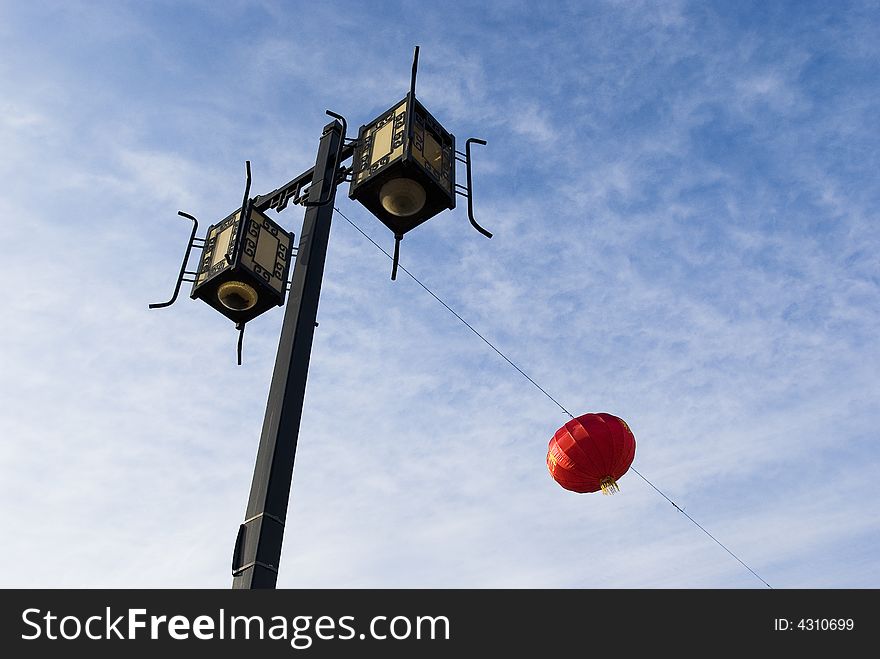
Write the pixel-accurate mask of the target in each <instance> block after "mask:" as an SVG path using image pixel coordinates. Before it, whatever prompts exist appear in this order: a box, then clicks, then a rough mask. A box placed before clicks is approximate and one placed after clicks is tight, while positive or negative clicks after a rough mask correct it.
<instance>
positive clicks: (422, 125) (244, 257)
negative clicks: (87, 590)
mask: <svg viewBox="0 0 880 659" xmlns="http://www.w3.org/2000/svg"><path fill="white" fill-rule="evenodd" d="M418 54H419V48H418V46H416V49H415V54H414V57H413V69H412V79H411V83H410V90H409V93H408V94H407V95H406V97H405V98H404V99H403V100H402V101H400V102H398V103H397V104H395V106H393V107H392V108H391V109H390V110H387V111H386V112H384V113H382V114H381V115H379V117H377V118H376V119H374V120H373V121H372V122H370V123H368V124H366V125H364V126H361V128H360V131H359V134H358V138H357V139H356V140H351V141H348V142H347V141H346V122H345V119H344V118H343V117H342V116H340V115H338V114H335V113H334V112H330V111H329V110H328V111H327V114H328V115H330V116H331V117H334V121H332V122H330V123H329V124H327V125H326V126H325V127H324V132H323V134H322V136H321V140H320V143H319V145H318V154H317V157H316V160H315V166H314V167H313V168H311V169H309V170H307V171H305V172H303V173H302V174H300V175H299V176H297V177H295V178H294V179H293V180H291V181H290V182H288V183H287V184H285V185H284V186H282V187H280V188H278V189H277V190H274V191H272V192H270V193H268V194H265V195H259V196H256V197H253V198H251V197H250V185H251V177H250V163H248V168H247V185H246V187H245V193H244V200H243V202H242V206H241V209H240V210H238V211H234V212H233V213H231V214H230V215H229V216H228V217H226V218H225V219H224V220H222V221H221V222H219V223H217V224H215V225H212V226H211V227H210V228H209V229H208V233H207V234H206V237H205V238H203V239H201V238H196V231H197V229H198V220H196V218H195V217H193V216H192V215H189V214H187V213H184V212H182V211H181V212H180V213H179V214H180V215H182V216H183V217H185V218H188V219H190V220H192V222H193V229H192V234H191V236H190V240H189V243H188V244H187V248H186V252H185V254H184V257H183V264H182V265H181V268H180V274H179V275H178V278H177V284H176V286H175V288H174V292H173V294H172V296H171V299H170V300H169V301H167V302H163V303H159V304H151V305H150V308H151V309H156V308H161V307H167V306H170V305H171V304H173V303H174V301H175V300H176V299H177V296H178V293H179V291H180V286H181V283H182V282H184V281H188V282H192V283H193V290H192V293H191V295H190V297H192V298H199V299H201V300H203V301H205V302H206V303H208V304H209V305H211V306H212V307H213V308H215V309H216V310H217V311H219V312H220V313H222V314H223V315H224V316H226V317H227V318H229V319H230V320H232V321H233V322H235V324H236V328H238V329H239V331H240V334H239V342H238V356H239V363H241V344H242V337H243V335H244V326H245V323H247V322H249V321H250V320H253V319H254V318H255V317H257V316H258V315H260V314H262V313H264V312H265V311H267V310H268V309H270V308H271V307H273V306H279V305H282V304H284V297H285V287H286V278H287V274H288V269H289V267H290V263H291V258H292V256H293V254H292V251H293V250H292V249H291V243H292V238H293V237H292V234H288V233H287V232H286V231H285V230H284V229H283V228H281V227H280V226H279V225H277V224H276V223H275V222H274V221H273V220H271V219H270V218H269V217H268V216H266V215H265V212H266V211H267V210H269V209H274V210H276V211H279V212H280V211H282V210H284V209H285V208H286V207H287V204H288V202H289V201H291V200H293V202H294V203H301V204H302V205H304V206H305V207H306V212H305V217H304V219H303V226H302V232H301V233H300V242H299V249H298V251H297V253H296V259H295V261H294V262H293V277H292V279H291V282H290V292H289V296H288V300H287V309H286V310H285V312H284V319H283V322H282V326H281V338H280V340H279V343H278V353H277V355H276V357H275V370H274V371H273V373H272V382H271V385H270V387H269V399H268V402H267V403H266V414H265V417H264V419H263V430H262V433H261V435H260V444H259V448H258V450H257V460H256V465H255V467H254V476H253V480H252V482H251V490H250V496H249V498H248V505H247V511H246V513H245V520H244V522H243V523H242V524H241V526H239V529H238V536H237V537H236V541H235V549H234V550H233V557H232V575H233V582H232V587H233V588H234V589H255V588H275V584H276V582H277V579H278V565H279V562H280V558H281V545H282V542H283V540H284V525H285V521H286V519H287V507H288V501H289V498H290V486H291V480H292V477H293V465H294V458H295V455H296V445H297V439H298V436H299V425H300V421H301V419H302V408H303V399H304V396H305V389H306V379H307V376H308V369H309V357H310V354H311V350H312V339H313V337H314V333H315V327H316V326H317V323H316V322H315V320H316V318H317V315H318V299H319V297H320V294H321V281H322V279H323V275H324V260H325V258H326V255H327V243H328V241H329V238H330V224H331V221H332V219H333V210H334V203H335V199H336V188H337V186H338V184H339V183H341V182H342V181H344V180H349V181H350V182H351V187H350V189H349V197H350V198H351V199H354V200H357V201H358V202H360V203H361V204H363V205H364V206H365V207H366V208H367V209H368V210H369V211H370V212H371V213H373V214H374V215H375V216H376V217H377V218H378V219H379V220H381V221H382V223H383V224H385V226H387V227H388V228H389V229H391V230H392V232H393V233H394V238H395V246H394V259H393V260H394V263H393V266H392V271H391V279H395V277H396V273H397V259H398V252H399V246H400V241H401V239H402V238H403V235H404V234H405V233H407V232H408V231H410V230H411V229H413V228H415V227H416V226H418V225H419V224H421V223H422V222H424V221H426V220H428V219H429V218H431V217H433V216H434V215H436V214H437V213H439V212H441V211H442V210H443V209H446V208H449V209H451V208H454V207H455V197H456V195H461V196H464V197H466V198H467V200H468V218H469V220H470V222H471V224H472V225H473V227H474V228H475V229H477V230H478V231H479V232H480V233H482V234H483V235H485V236H486V237H488V238H491V237H492V234H491V233H489V232H488V231H486V230H485V229H483V228H482V227H481V226H480V225H479V224H477V222H476V220H475V219H474V215H473V191H472V188H471V158H470V145H471V143H477V144H485V143H486V142H484V141H483V140H479V139H476V138H470V139H468V140H467V142H466V149H465V152H464V153H462V152H460V151H457V150H456V149H455V137H454V136H453V135H452V134H451V133H449V132H447V131H446V130H445V129H444V128H443V126H441V125H440V123H439V122H438V121H437V120H436V119H434V117H433V116H431V114H430V113H429V112H428V111H427V110H426V109H425V107H424V106H423V105H422V104H421V103H420V102H418V100H417V99H416V96H415V83H416V70H417V66H418ZM340 122H341V123H340ZM348 158H352V165H351V168H348V169H347V168H345V167H342V163H343V162H344V161H345V160H347V159H348ZM456 161H458V162H462V163H464V164H465V166H466V168H467V186H463V185H460V184H457V183H455V162H456ZM306 186H308V190H307V191H306V192H304V190H305V189H306ZM193 247H197V248H201V250H202V256H201V258H200V262H199V267H198V269H197V270H195V271H189V270H187V269H186V267H187V263H188V260H189V256H190V252H191V250H192V248H193Z"/></svg>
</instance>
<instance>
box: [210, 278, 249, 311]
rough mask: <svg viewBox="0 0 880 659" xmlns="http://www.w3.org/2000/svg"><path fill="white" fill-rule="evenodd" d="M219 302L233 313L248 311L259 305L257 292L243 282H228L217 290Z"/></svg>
mask: <svg viewBox="0 0 880 659" xmlns="http://www.w3.org/2000/svg"><path fill="white" fill-rule="evenodd" d="M217 300H219V302H220V304H222V305H223V306H224V307H226V308H227V309H231V310H232V311H247V310H248V309H253V308H254V307H255V306H256V304H257V291H255V290H254V288H253V286H249V285H248V284H245V283H244V282H243V281H227V282H226V283H224V284H221V285H220V286H219V288H218V289H217Z"/></svg>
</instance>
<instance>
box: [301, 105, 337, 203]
mask: <svg viewBox="0 0 880 659" xmlns="http://www.w3.org/2000/svg"><path fill="white" fill-rule="evenodd" d="M326 113H327V114H328V115H330V116H331V117H333V118H334V119H339V121H341V122H342V138H341V139H340V140H339V145H338V146H337V147H336V159H335V160H334V161H333V170H334V176H333V185H332V186H331V187H330V189H329V190H328V191H327V198H326V199H319V200H318V201H304V202H302V205H303V206H305V207H307V208H312V207H315V206H326V205H327V204H329V203H330V200H331V199H333V195H334V194H335V192H336V186H337V185H339V177H338V172H337V169H338V167H339V163H340V162H342V145H343V144H344V143H345V134H346V132H348V122H347V121H346V120H345V117H343V116H342V115H341V114H336V113H335V112H333V111H331V110H326Z"/></svg>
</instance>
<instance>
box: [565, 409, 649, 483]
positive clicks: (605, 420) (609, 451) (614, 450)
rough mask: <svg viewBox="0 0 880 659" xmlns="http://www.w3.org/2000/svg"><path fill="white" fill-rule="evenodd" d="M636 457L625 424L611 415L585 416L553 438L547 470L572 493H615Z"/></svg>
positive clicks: (631, 437) (630, 435)
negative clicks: (618, 483) (619, 480)
mask: <svg viewBox="0 0 880 659" xmlns="http://www.w3.org/2000/svg"><path fill="white" fill-rule="evenodd" d="M635 455H636V438H635V437H633V434H632V431H631V430H630V429H629V426H628V425H626V421H624V420H623V419H620V418H618V417H616V416H614V415H612V414H605V413H604V412H602V413H600V414H584V415H583V416H579V417H578V418H576V419H572V420H571V421H569V422H568V423H566V424H565V425H564V426H562V427H561V428H560V429H559V430H557V431H556V434H555V435H553V439H551V440H550V446H549V448H548V449H547V468H548V469H550V475H551V476H553V480H555V481H556V482H557V483H559V484H560V485H561V486H562V487H564V488H565V489H566V490H571V491H572V492H581V493H585V492H598V491H599V490H602V494H614V492H616V491H618V490H619V489H620V488H619V487H618V486H617V480H618V479H619V478H620V477H621V476H623V475H624V474H625V473H626V472H627V470H628V469H629V466H630V465H631V464H632V461H633V458H634V457H635Z"/></svg>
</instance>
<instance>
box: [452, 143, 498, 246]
mask: <svg viewBox="0 0 880 659" xmlns="http://www.w3.org/2000/svg"><path fill="white" fill-rule="evenodd" d="M472 142H473V143H475V144H482V145H484V146H485V145H486V140H481V139H478V138H476V137H471V138H468V140H467V141H466V142H465V143H464V144H465V147H464V148H465V153H464V154H463V155H464V156H465V160H464V164H465V169H466V170H467V192H462V191H460V190H456V191H455V192H456V193H457V194H460V195H461V196H463V197H467V202H468V219H469V220H470V221H471V225H472V226H473V227H474V229H476V230H477V231H479V232H480V233H482V234H483V235H484V236H486V238H491V237H492V234H491V233H489V232H488V231H486V230H485V229H484V228H483V227H481V226H480V225H479V224H477V221H476V220H475V219H474V186H473V180H472V178H471V143H472ZM456 153H459V154H460V153H461V152H460V151H456ZM457 160H459V161H460V160H461V159H460V158H457ZM456 187H457V188H458V187H461V186H459V185H458V184H456Z"/></svg>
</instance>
